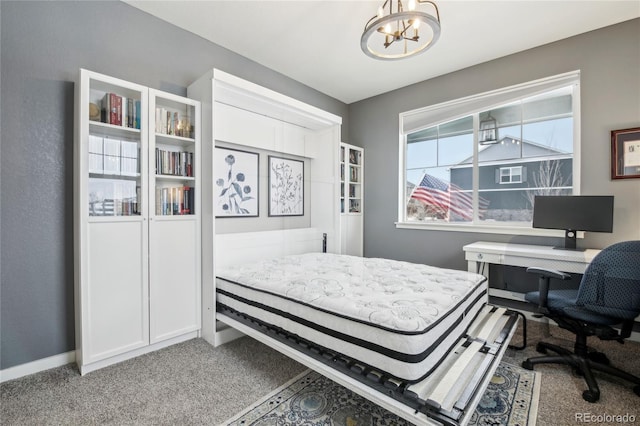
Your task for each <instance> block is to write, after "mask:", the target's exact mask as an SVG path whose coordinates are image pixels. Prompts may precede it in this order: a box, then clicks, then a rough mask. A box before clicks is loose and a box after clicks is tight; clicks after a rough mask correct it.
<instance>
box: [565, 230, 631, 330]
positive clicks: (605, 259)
mask: <svg viewBox="0 0 640 426" xmlns="http://www.w3.org/2000/svg"><path fill="white" fill-rule="evenodd" d="M576 305H578V306H581V307H583V308H584V309H587V310H589V311H592V312H595V313H598V314H600V315H605V316H608V317H612V318H619V319H621V320H631V319H634V318H635V317H637V316H638V315H640V241H625V242H621V243H616V244H613V245H611V246H609V247H607V248H605V249H603V250H602V251H601V252H600V253H599V254H598V255H597V256H596V257H595V258H594V259H593V261H592V262H591V263H590V264H589V266H588V267H587V270H586V271H585V273H584V275H583V277H582V281H581V282H580V289H579V290H578V298H577V299H576Z"/></svg>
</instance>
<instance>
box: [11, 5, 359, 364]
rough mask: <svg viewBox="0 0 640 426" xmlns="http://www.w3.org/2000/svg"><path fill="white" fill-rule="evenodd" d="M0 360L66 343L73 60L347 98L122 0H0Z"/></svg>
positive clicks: (303, 95)
mask: <svg viewBox="0 0 640 426" xmlns="http://www.w3.org/2000/svg"><path fill="white" fill-rule="evenodd" d="M0 16H1V26H0V28H1V49H0V51H1V80H2V81H1V85H2V96H1V113H2V114H1V120H2V121H1V122H2V132H1V134H0V136H1V143H2V145H1V154H0V157H1V182H0V185H1V191H0V192H1V198H0V203H1V205H2V211H1V218H0V219H1V221H0V223H1V228H0V232H1V236H2V239H1V240H2V241H1V254H0V262H1V277H2V283H1V288H0V296H1V301H0V335H1V341H0V347H1V348H0V369H5V368H9V367H12V366H15V365H19V364H22V363H25V362H29V361H33V360H37V359H40V358H45V357H49V356H52V355H57V354H61V353H65V352H68V351H71V350H74V348H75V342H74V314H73V312H74V308H73V210H72V206H73V189H72V188H73V186H72V185H73V126H74V117H73V96H74V81H75V80H76V78H77V76H78V69H79V68H87V69H90V70H92V71H96V72H100V73H103V74H107V75H111V76H114V77H118V78H122V79H124V80H128V81H132V82H136V83H140V84H143V85H146V86H149V87H153V88H156V89H161V90H165V91H168V92H172V93H176V94H179V95H186V87H187V86H188V85H189V84H190V83H191V82H193V81H194V80H196V79H197V78H198V77H200V76H201V75H202V74H204V73H205V72H206V71H207V70H208V69H211V68H213V67H216V68H220V69H222V70H224V71H227V72H229V73H232V74H235V75H237V76H239V77H242V78H245V79H247V80H250V81H253V82H255V83H257V84H260V85H263V86H266V87H268V88H270V89H273V90H276V91H278V92H281V93H284V94H286V95H288V96H291V97H294V98H297V99H299V100H301V101H303V102H307V103H309V104H312V105H314V106H317V107H319V108H322V109H324V110H327V111H330V112H332V113H334V114H336V115H339V116H342V117H343V120H344V121H343V134H345V135H346V134H347V133H346V132H347V131H348V130H347V129H348V123H347V112H348V109H347V106H346V105H345V104H343V103H341V102H339V101H337V100H335V99H333V98H330V97H328V96H325V95H323V94H321V93H319V92H317V91H316V90H313V89H311V88H309V87H307V86H304V85H302V84H300V83H297V82H295V81H293V80H291V79H289V78H286V77H284V76H283V75H281V74H278V73H276V72H274V71H272V70H269V69H267V68H265V67H263V66H261V65H258V64H256V63H254V62H252V61H249V60H248V59H246V58H243V57H241V56H239V55H237V54H235V53H233V52H231V51H229V50H226V49H223V48H221V47H219V46H217V45H214V44H212V43H210V42H207V41H206V40H204V39H202V38H200V37H198V36H195V35H193V34H190V33H187V32H185V31H182V30H180V29H178V28H176V27H173V26H171V25H169V24H167V23H165V22H164V21H161V20H159V19H156V18H154V17H152V16H150V15H147V14H145V13H144V12H141V11H139V10H138V9H135V8H133V7H130V6H128V5H126V4H124V3H121V2H114V1H110V2H85V1H82V2H59V1H55V2H52V1H45V2H26V1H19V2H10V1H4V0H2V1H0Z"/></svg>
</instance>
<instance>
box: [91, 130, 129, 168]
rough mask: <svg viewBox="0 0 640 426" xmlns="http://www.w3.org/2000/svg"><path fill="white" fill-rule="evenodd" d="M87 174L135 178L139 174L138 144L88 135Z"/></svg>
mask: <svg viewBox="0 0 640 426" xmlns="http://www.w3.org/2000/svg"><path fill="white" fill-rule="evenodd" d="M89 173H94V174H105V175H120V176H137V175H138V174H139V173H140V146H139V144H138V143H137V142H132V141H126V140H122V141H121V140H119V139H113V138H110V137H104V138H103V137H101V136H96V135H89Z"/></svg>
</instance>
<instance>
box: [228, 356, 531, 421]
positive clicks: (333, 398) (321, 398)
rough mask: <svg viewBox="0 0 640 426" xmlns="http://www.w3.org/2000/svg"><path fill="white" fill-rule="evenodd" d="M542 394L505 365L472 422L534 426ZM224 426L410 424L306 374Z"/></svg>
mask: <svg viewBox="0 0 640 426" xmlns="http://www.w3.org/2000/svg"><path fill="white" fill-rule="evenodd" d="M539 395H540V376H539V373H536V372H535V371H528V370H525V369H523V368H520V367H514V366H512V365H509V364H506V363H500V365H499V366H498V368H497V369H496V373H495V375H494V376H493V378H492V380H491V382H490V383H489V386H488V388H487V390H486V392H485V393H484V396H483V397H482V400H481V401H480V403H479V404H478V407H477V408H476V411H475V413H474V414H473V416H472V418H471V421H470V423H469V424H470V425H484V426H487V425H511V426H516V425H519V426H527V425H528V426H533V425H535V422H536V414H537V412H538V398H539ZM224 425H227V426H246V425H254V426H271V425H274V426H275V425H279V426H280V425H314V426H315V425H346V426H361V425H372V426H373V425H380V426H382V425H394V426H409V425H411V423H409V422H407V421H405V420H403V419H401V418H399V417H397V416H396V415H395V414H392V413H390V412H388V411H387V410H385V409H383V408H381V407H378V406H377V405H375V404H372V403H370V402H369V401H368V400H366V399H364V398H362V397H360V396H359V395H356V394H354V393H353V392H351V391H349V390H348V389H345V388H344V387H342V386H340V385H338V384H336V383H334V382H332V381H331V380H329V379H327V378H326V377H324V376H322V375H320V374H318V373H316V372H313V371H307V372H305V373H303V374H301V375H300V376H298V377H296V378H294V379H293V380H291V381H290V382H289V383H286V384H285V385H283V386H282V387H280V388H279V389H277V390H275V391H274V392H272V393H271V394H270V395H267V396H266V397H265V398H263V399H262V400H260V401H258V402H256V403H255V404H254V405H252V406H251V407H249V408H248V409H246V410H244V411H243V412H242V413H240V414H238V415H236V416H234V417H233V418H232V419H230V420H228V421H227V422H225V423H224Z"/></svg>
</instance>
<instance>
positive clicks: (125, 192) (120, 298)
mask: <svg viewBox="0 0 640 426" xmlns="http://www.w3.org/2000/svg"><path fill="white" fill-rule="evenodd" d="M167 105H168V106H169V109H170V110H171V112H172V114H171V120H170V121H168V122H167V121H165V122H163V125H166V127H165V129H166V131H170V132H171V134H159V135H156V133H158V132H157V131H158V128H156V124H157V120H156V114H155V112H156V106H160V107H166V106H167ZM183 111H184V113H182V112H183ZM181 113H182V114H181ZM179 117H181V119H179ZM167 118H168V116H167ZM176 120H177V121H176ZM199 121H200V104H199V103H198V102H196V101H193V100H191V99H187V98H183V97H179V96H176V95H173V94H169V93H164V92H160V91H156V90H154V89H150V88H147V87H144V86H141V85H138V84H135V83H131V82H128V81H124V80H120V79H116V78H113V77H110V76H106V75H103V74H98V73H95V72H92V71H88V70H84V69H81V70H80V76H79V81H78V83H77V84H76V123H77V126H76V135H75V148H74V163H75V173H74V192H75V193H76V194H78V195H77V197H76V198H75V206H74V210H75V212H74V213H75V214H74V216H75V218H74V220H75V224H76V225H75V231H76V232H75V239H76V252H75V255H76V260H75V268H76V273H75V276H76V283H75V291H76V340H77V341H76V360H77V363H78V366H79V368H80V371H81V373H82V374H85V373H87V372H90V371H93V370H95V369H97V368H101V367H104V366H107V365H109V364H112V363H114V362H118V361H120V360H123V359H126V358H129V357H133V356H137V355H140V354H142V353H145V352H149V351H151V350H154V349H158V348H160V347H163V346H166V345H167V344H170V342H177V341H180V340H184V339H186V338H192V337H196V336H197V334H198V330H199V329H200V233H199V227H200V214H199V204H200V200H199V196H200V192H199V185H200V178H199V176H198V174H197V172H198V171H199V166H198V163H199V161H200V158H199V157H200V156H199V137H200V129H199V126H200V123H199ZM183 129H187V130H186V131H187V132H188V137H185V136H182V134H183V132H184V130H183ZM159 133H162V132H159ZM156 148H158V149H159V150H162V151H165V152H173V153H175V154H169V155H168V156H167V158H168V159H169V160H170V161H171V166H172V167H174V168H173V169H171V170H175V171H176V173H177V172H180V173H182V171H181V170H182V169H180V167H182V168H183V169H184V170H185V174H189V176H174V175H156V156H157V152H156ZM185 153H188V154H185ZM176 160H180V161H181V162H178V163H176ZM187 161H188V168H189V172H188V173H186V170H187ZM171 188H175V189H173V195H174V196H175V197H174V198H171V202H172V203H177V204H176V206H177V209H176V211H177V212H179V213H185V212H187V208H185V206H184V204H181V203H184V202H185V200H186V201H187V202H188V203H189V208H188V212H189V215H179V216H178V215H173V216H166V219H165V217H164V216H159V215H156V204H155V203H156V200H155V194H156V192H157V191H160V192H161V193H162V191H163V189H164V190H165V192H168V191H170V189H171ZM185 188H188V189H187V190H185ZM185 194H187V196H186V197H185ZM172 213H173V211H172ZM154 219H157V220H154Z"/></svg>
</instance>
